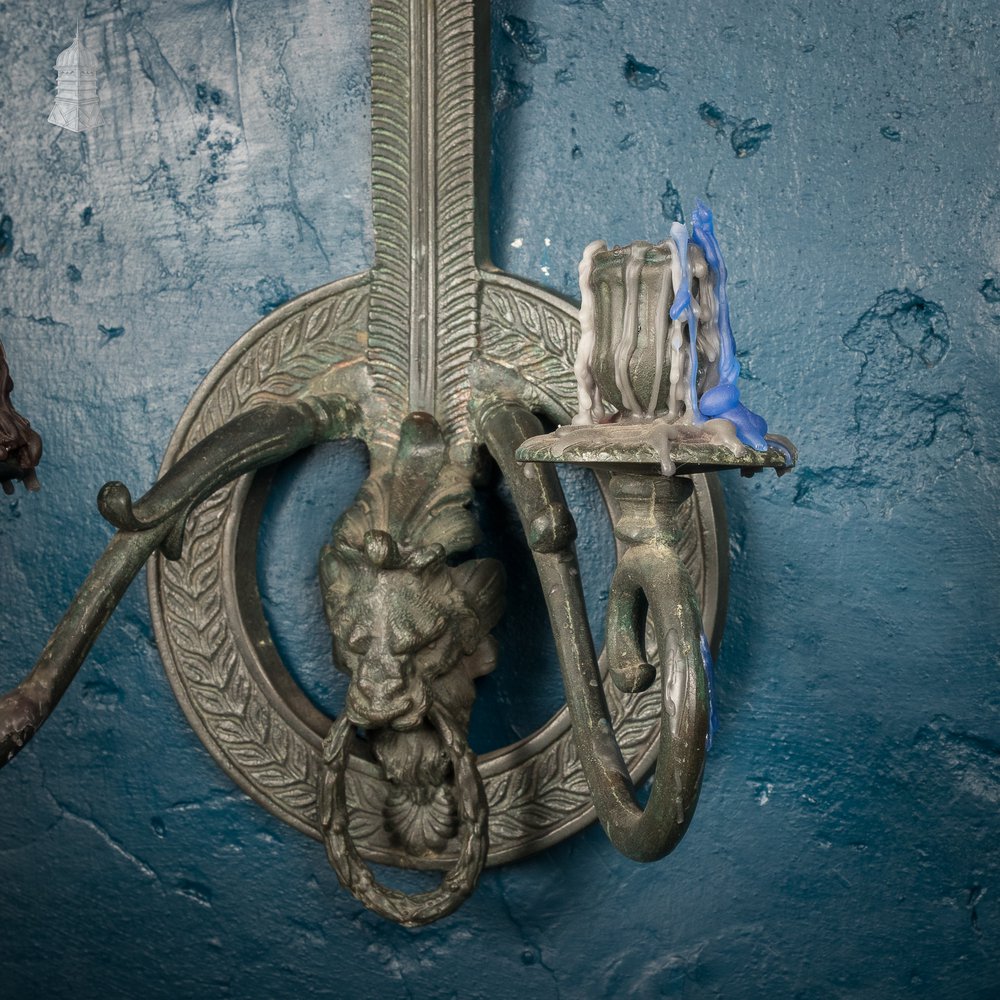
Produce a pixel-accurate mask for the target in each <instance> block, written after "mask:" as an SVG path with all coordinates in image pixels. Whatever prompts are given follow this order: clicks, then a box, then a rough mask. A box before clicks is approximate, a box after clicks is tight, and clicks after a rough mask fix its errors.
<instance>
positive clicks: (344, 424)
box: [0, 397, 359, 767]
mask: <svg viewBox="0 0 1000 1000" xmlns="http://www.w3.org/2000/svg"><path fill="white" fill-rule="evenodd" d="M358 420H359V415H358V411H357V409H356V408H355V407H354V405H353V404H352V403H348V402H347V401H345V400H343V399H341V398H340V397H331V398H330V399H327V400H323V401H318V400H312V401H309V402H306V401H295V402H291V403H277V402H274V403H264V404H262V405H260V406H257V407H254V408H253V409H251V410H249V411H247V412H246V413H243V414H241V415H240V416H237V417H235V418H234V419H232V420H231V421H229V423H227V424H225V425H223V426H222V427H220V428H219V429H218V430H217V431H215V432H213V433H212V434H210V435H209V436H208V437H206V438H205V439H204V440H203V441H200V442H199V443H198V444H196V445H195V446H194V447H193V448H192V449H191V450H190V451H189V452H188V453H187V454H186V455H184V457H183V458H182V459H181V460H180V461H179V462H178V463H177V464H176V465H175V466H173V468H171V469H170V470H169V471H168V472H167V473H166V474H165V475H164V476H163V478H162V479H160V480H159V481H157V483H156V484H155V485H154V486H153V487H152V488H151V489H150V490H149V492H148V493H146V495H145V496H143V497H142V498H141V499H140V500H138V501H137V502H135V503H133V501H132V497H131V496H130V495H129V491H128V489H126V487H125V486H124V485H123V484H122V483H118V482H112V483H106V484H105V485H104V486H103V487H102V489H101V492H100V494H99V495H98V499H97V505H98V508H99V509H100V511H101V513H102V514H103V515H104V517H105V518H106V519H107V520H108V521H110V522H111V523H112V524H113V525H114V526H115V527H116V528H118V532H117V533H116V534H115V535H114V537H113V538H112V539H111V541H110V542H109V543H108V546H107V548H106V549H105V550H104V552H103V553H102V555H101V557H100V558H99V559H98V560H97V562H95V563H94V566H93V568H92V569H91V571H90V573H89V574H88V575H87V578H86V580H84V582H83V584H82V585H81V586H80V589H79V590H78V591H77V593H76V596H75V597H74V599H73V602H72V604H70V606H69V608H68V610H67V611H66V614H65V615H64V616H63V618H62V620H61V621H60V622H59V624H58V625H57V626H56V628H55V631H53V633H52V635H51V637H50V638H49V641H48V642H47V643H46V645H45V649H44V650H42V654H41V656H40V657H39V658H38V662H37V663H36V664H35V666H34V667H33V668H32V670H31V672H30V673H29V674H28V676H27V677H25V679H24V680H23V681H21V683H20V684H18V685H17V686H16V687H15V688H13V689H12V690H11V691H8V692H7V693H6V694H4V695H0V767H2V766H3V765H4V764H6V763H7V762H8V761H10V760H11V759H12V758H13V757H14V756H15V755H16V754H17V753H18V751H19V750H20V749H21V748H22V747H23V746H24V745H25V743H27V742H28V740H30V739H31V737H32V736H34V734H35V733H36V732H37V731H38V729H39V728H40V727H41V725H42V724H43V723H44V722H45V720H46V719H47V718H48V717H49V715H50V714H51V712H52V710H53V709H54V708H55V707H56V705H57V704H58V703H59V699H60V698H62V696H63V694H64V693H65V692H66V689H67V688H68V687H69V685H70V683H71V682H72V680H73V678H74V677H75V676H76V672H77V670H79V668H80V665H81V664H82V663H83V661H84V660H85V659H86V657H87V654H88V653H89V652H90V649H91V647H92V646H93V645H94V642H95V641H96V640H97V637H98V636H99V635H100V633H101V630H102V629H103V628H104V626H105V625H106V624H107V622H108V619H109V618H110V617H111V614H112V613H113V612H114V610H115V608H117V607H118V604H119V602H120V601H121V599H122V598H123V597H124V596H125V591H126V590H128V587H129V584H131V582H132V580H133V579H134V578H135V575H136V573H138V572H139V570H140V569H142V567H143V565H144V564H145V562H146V560H147V559H149V557H150V556H151V555H153V553H154V552H156V550H157V549H160V550H161V551H162V552H163V553H164V555H165V556H167V558H168V559H177V558H179V557H180V554H181V546H182V543H183V540H184V527H185V525H186V523H187V519H188V516H189V515H190V513H191V511H192V510H193V509H194V508H195V507H197V506H198V504H200V503H202V501H204V500H206V499H207V498H208V497H210V496H211V495H212V494H213V493H214V492H215V491H216V490H218V489H220V488H221V487H222V486H224V485H225V484H226V483H228V482H230V481H231V480H233V479H236V478H237V477H238V476H241V475H243V474H244V473H247V472H252V471H253V470H255V469H258V468H260V467H261V466H264V465H268V464H270V463H272V462H276V461H279V460H280V459H282V458H286V457H288V456H289V455H293V454H294V453H295V452H297V451H301V450H302V449H303V448H305V447H307V446H309V445H311V444H315V443H317V442H318V441H322V440H326V439H329V438H334V437H346V436H349V435H351V434H352V433H354V431H355V428H356V425H357V423H358Z"/></svg>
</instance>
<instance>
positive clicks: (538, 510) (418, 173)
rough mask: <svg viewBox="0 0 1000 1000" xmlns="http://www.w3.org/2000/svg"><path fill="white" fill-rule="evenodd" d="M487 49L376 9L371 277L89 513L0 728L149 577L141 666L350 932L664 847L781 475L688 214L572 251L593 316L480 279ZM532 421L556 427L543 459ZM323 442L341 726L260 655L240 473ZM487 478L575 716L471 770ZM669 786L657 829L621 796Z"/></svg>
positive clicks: (275, 325) (432, 914) (269, 327)
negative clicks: (581, 853)
mask: <svg viewBox="0 0 1000 1000" xmlns="http://www.w3.org/2000/svg"><path fill="white" fill-rule="evenodd" d="M488 28H489V6H488V3H486V2H478V0H455V2H449V3H447V4H445V3H436V2H434V0H373V3H372V182H373V194H374V221H375V232H376V254H375V264H374V266H373V267H372V268H371V270H369V271H366V272H364V273H362V274H358V275H355V276H354V277H350V278H345V279H342V280H339V281H335V282H333V283H331V284H328V285H325V286H323V287H321V288H317V289H315V290H314V291H312V292H309V293H307V294H305V295H303V296H301V297H299V298H298V299H296V300H294V301H292V302H290V303H288V304H287V305H284V306H282V307H281V308H280V309H278V310H277V311H276V312H274V313H273V314H271V315H270V316H268V317H267V318H265V319H264V320H263V321H261V322H260V323H258V324H257V325H256V326H255V327H253V329H251V330H250V331H249V332H248V333H247V334H246V335H245V336H244V337H243V338H242V339H240V340H239V341H238V342H237V343H236V344H235V345H234V346H233V347H232V348H231V349H230V350H229V351H228V352H227V354H226V355H225V356H224V357H223V358H222V359H221V360H220V361H219V362H218V364H217V365H216V367H215V368H214V369H213V370H212V372H211V373H210V374H209V375H208V377H207V378H206V380H205V381H204V383H203V384H202V385H201V387H200V388H199V389H198V391H197V392H196V393H195V395H194V397H193V398H192V400H191V401H190V403H189V405H188V407H187V409H186V411H185V413H184V415H183V417H182V418H181V421H180V423H179V426H178V427H177V430H176V432H175V434H174V437H173V440H172V442H171V444H170V446H169V449H168V452H167V455H166V458H165V460H164V464H163V470H162V474H161V477H160V479H159V480H158V481H157V483H156V484H155V485H154V486H153V488H152V489H151V490H150V491H149V492H148V493H147V494H146V495H145V496H143V497H142V498H141V499H139V500H133V499H132V497H131V495H130V494H129V491H128V490H127V489H126V488H125V486H124V485H122V484H121V483H108V484H107V485H106V486H105V487H104V488H103V489H102V490H101V493H100V496H99V498H98V506H99V509H100V511H101V513H102V514H103V515H104V517H105V518H107V519H108V520H109V521H110V522H111V523H112V524H113V525H114V526H115V527H116V528H117V529H118V532H117V534H116V535H115V536H114V538H113V539H112V540H111V542H110V544H109V545H108V548H107V550H106V551H105V553H104V554H103V555H102V556H101V558H100V559H99V560H98V562H97V563H96V564H95V565H94V567H93V569H92V571H91V573H90V575H89V576H88V577H87V580H86V581H85V582H84V584H83V586H82V587H81V589H80V592H79V593H78V595H77V597H76V599H75V600H74V602H73V603H72V605H71V606H70V608H69V610H68V612H67V613H66V616H65V617H64V618H63V620H62V622H60V624H59V625H58V627H57V628H56V630H55V632H54V633H53V635H52V637H51V639H50V641H49V643H48V645H47V646H46V648H45V650H44V652H43V653H42V655H41V658H40V659H39V661H38V663H37V665H36V666H35V668H34V670H33V671H32V672H31V674H30V675H29V676H28V678H27V679H25V681H24V682H22V683H21V684H20V685H19V686H18V687H17V688H15V689H14V690H13V691H11V692H10V693H8V694H7V695H6V696H5V697H4V698H3V699H0V763H5V762H7V761H9V760H10V759H11V758H12V757H13V756H14V755H15V754H16V753H17V751H18V750H19V749H20V748H21V747H22V746H23V745H24V743H25V742H26V741H27V740H28V739H30V738H31V736H32V735H33V734H34V733H35V731H36V730H37V729H38V728H39V726H41V724H42V723H43V722H44V720H45V718H46V717H47V716H48V714H49V713H50V712H51V710H52V709H53V707H54V706H55V704H56V703H57V702H58V700H59V697H60V696H61V695H62V693H63V692H64V691H65V690H66V687H67V686H68V684H69V683H70V682H71V680H72V679H73V676H74V674H75V673H76V670H77V669H78V667H79V666H80V664H81V662H82V661H83V659H84V658H85V656H86V655H87V652H88V651H89V649H90V647H91V645H92V643H93V641H94V639H95V638H96V636H97V634H98V632H99V631H100V629H101V628H102V627H103V626H104V624H105V623H106V622H107V620H108V618H109V616H110V615H111V613H112V611H113V610H114V608H115V606H116V605H117V603H118V601H119V600H120V598H121V596H122V595H123V593H124V591H125V589H126V588H127V587H128V585H129V583H130V582H131V580H132V579H133V578H134V576H135V575H136V573H137V572H138V571H139V569H140V568H141V567H142V566H143V565H144V564H145V563H146V561H147V560H150V567H149V596H150V603H151V608H152V615H153V622H154V627H155V631H156V636H157V641H158V643H159V646H160V650H161V653H162V656H163V660H164V663H165V666H166V670H167V673H168V676H169V678H170V681H171V683H172V685H173V688H174V691H175V693H176V695H177V698H178V700H179V701H180V704H181V706H182V708H183V710H184V712H185V713H186V715H187V717H188V719H189V721H190V723H191V725H192V727H193V728H194V729H195V731H196V732H197V733H198V735H199V737H200V738H201V739H202V741H203V742H204V744H205V746H206V747H207V748H208V750H209V752H210V753H211V754H212V755H213V756H214V757H215V759H216V760H217V761H218V763H219V764H220V765H221V766H222V768H223V769H224V770H225V771H226V772H227V773H228V774H229V775H230V776H231V777H232V778H233V780H234V781H235V782H236V783H237V784H238V785H239V786H240V787H241V788H243V789H244V790H245V791H246V792H247V793H248V794H249V795H251V796H252V797H253V798H254V799H255V800H256V801H258V802H259V803H260V804H262V805H263V806H264V807H265V808H267V809H268V810H270V811H271V812H272V813H274V814H275V815H276V816H278V817H279V818H281V819H282V820H284V821H286V822H287V823H289V824H290V825H292V826H293V827H295V828H296V829H298V830H300V831H302V832H304V833H306V834H308V835H310V836H313V837H316V838H317V839H321V840H322V841H323V842H324V844H325V846H326V850H327V854H328V856H329V860H330V863H331V865H332V866H333V868H334V870H335V871H336V873H337V876H338V878H339V879H340V881H341V883H342V884H343V885H344V886H345V887H346V888H347V889H348V890H349V891H350V892H351V893H353V894H354V896H355V897H356V898H358V899H359V900H360V901H361V902H362V903H364V905H365V906H367V907H369V908H370V909H372V910H374V911H375V912H377V913H379V914H381V915H382V916H384V917H387V918H389V919H392V920H396V921H398V922H399V923H402V924H404V925H407V926H416V925H420V924H425V923H428V922H430V921H432V920H436V919H438V918H440V917H442V916H444V915H446V914H448V913H450V912H452V911H453V910H454V909H455V908H456V907H457V906H458V905H459V904H460V903H461V902H462V901H463V900H464V899H465V898H466V897H467V896H468V895H469V893H470V892H471V891H472V889H473V888H474V887H475V885H476V882H477V879H478V877H479V874H480V872H481V871H482V869H483V867H484V866H485V865H496V864H502V863H504V862H506V861H510V860H514V859H516V858H518V857H522V856H524V855H526V854H529V853H531V852H533V851H536V850H539V849H541V848H543V847H545V846H547V845H549V844H552V843H555V842H557V841H558V840H561V839H562V838H564V837H566V836H568V835H569V834H571V833H573V832H574V831H576V830H578V829H580V828H581V827H583V826H584V825H586V824H587V823H589V822H591V821H592V819H593V818H594V816H595V815H596V817H597V818H598V819H599V820H600V821H601V823H602V825H603V827H604V829H605V830H606V831H607V833H608V836H609V837H610V838H611V840H612V841H613V842H614V844H615V845H616V846H617V847H618V848H619V850H621V851H623V852H624V853H625V854H627V855H628V856H629V857H632V858H635V859H637V860H641V861H650V860H654V859H656V858H659V857H662V856H663V855H664V854H666V853H667V852H669V851H670V850H671V849H672V848H673V847H674V846H675V845H676V844H677V842H678V841H679V840H680V838H681V836H682V835H683V833H684V831H685V830H686V828H687V825H688V824H689V822H690V820H691V816H692V814H693V811H694V808H695V804H696V802H697V798H698V792H699V789H700V785H701V776H702V768H703V764H704V759H705V751H706V746H707V743H708V741H709V738H710V714H711V707H710V702H711V699H710V690H709V689H710V684H711V652H710V647H711V646H713V645H714V646H716V647H717V645H718V642H719V640H720V638H721V631H722V624H723V618H724V613H725V580H726V541H725V517H724V512H723V506H722V500H721V494H720V491H719V489H718V486H717V484H716V483H715V480H714V476H713V475H712V473H714V472H716V471H718V470H720V469H726V468H740V469H741V470H742V471H743V472H744V473H747V474H749V473H752V472H755V471H757V470H759V469H760V468H763V467H771V468H775V469H777V470H779V471H783V470H786V469H787V468H789V467H790V466H791V465H792V464H793V463H794V450H793V449H792V447H791V445H790V444H789V443H788V442H786V441H785V440H784V439H781V438H778V437H775V436H771V435H766V427H765V426H764V425H763V421H761V420H760V418H759V417H756V416H755V415H754V414H752V413H750V411H748V410H746V408H745V407H744V406H743V405H742V403H741V402H740V400H739V392H738V389H737V388H736V381H735V379H736V375H737V374H738V371H739V366H738V364H736V362H735V357H734V355H733V350H732V338H731V334H730V332H729V328H728V306H727V304H726V301H725V269H724V264H723V263H722V260H721V255H720V254H718V245H717V243H715V242H714V233H713V232H712V225H711V218H710V216H709V215H708V214H707V213H706V212H705V211H702V210H699V211H700V212H701V215H700V216H698V217H696V219H695V228H694V235H693V244H692V245H691V246H690V247H689V246H688V233H687V229H686V228H685V227H683V226H681V227H679V228H675V231H674V232H672V234H671V238H670V240H667V241H665V242H664V243H661V244H657V245H652V244H646V243H637V244H633V245H632V246H630V247H626V248H614V249H613V250H608V249H607V248H605V247H603V245H596V244H595V245H592V246H591V247H589V248H588V249H587V252H586V253H585V255H584V262H583V264H582V265H581V288H582V291H583V298H584V302H583V310H582V314H581V312H580V310H579V309H578V308H577V307H576V306H575V305H574V304H572V303H570V302H568V301H566V300H564V299H563V298H561V297H559V296H557V295H554V294H552V293H551V292H548V291H545V290H543V289H540V288H537V287H534V286H532V285H530V284H529V283H527V282H525V281H522V280H521V279H519V278H516V277H514V276H512V275H508V274H504V273H502V272H500V271H498V270H497V269H495V268H494V267H493V266H492V265H491V264H490V263H489V260H488V245H487V244H488V227H487V203H486V196H485V192H486V185H485V184H484V183H483V180H484V178H485V176H486V171H485V167H486V163H487V155H488V149H489V143H488V132H489V128H488V125H489V80H488V57H489V47H488ZM581 315H582V323H583V333H582V336H581V325H580V324H581ZM574 414H576V417H575V418H574ZM540 418H541V419H544V420H547V421H549V422H550V423H551V424H553V425H568V426H563V427H560V429H559V430H557V431H555V432H554V433H551V434H543V433H542V431H543V426H542V423H541V419H540ZM571 421H572V422H571ZM765 435H766V436H765ZM338 438H356V439H360V440H361V441H363V442H364V443H365V444H366V445H367V447H368V451H369V455H370V474H369V476H368V479H367V480H366V482H365V483H364V485H363V486H362V488H361V491H360V493H359V495H358V497H357V499H356V501H355V503H354V504H353V506H351V507H350V508H349V509H348V510H347V511H346V512H345V513H344V514H343V515H342V516H341V517H340V519H339V520H338V521H337V523H336V524H335V525H334V527H333V532H332V536H331V539H330V542H329V543H328V544H327V545H326V546H325V547H324V548H323V550H322V552H321V554H320V563H319V574H320V581H321V585H322V591H323V595H324V602H325V607H326V612H327V617H328V620H329V624H330V629H331V632H332V635H333V649H334V660H335V663H336V665H337V667H338V668H339V669H341V670H343V671H345V672H346V673H348V674H349V675H350V686H349V689H348V694H347V698H346V704H345V707H344V710H343V712H342V713H341V714H340V715H339V716H338V717H337V718H336V719H335V720H331V719H329V718H328V717H327V716H326V715H325V714H324V713H323V712H321V711H320V710H319V709H318V708H317V707H316V706H315V705H314V704H313V703H312V702H311V701H310V700H309V699H308V698H307V697H306V695H305V694H304V693H303V692H302V690H301V689H300V688H299V687H298V686H297V685H296V683H295V682H294V681H293V680H292V678H291V676H290V674H289V672H288V670H287V669H286V667H285V665H284V664H283V663H282V662H281V659H280V657H279V655H278V653H277V651H276V649H275V646H274V643H273V642H272V640H271V637H270V634H269V631H268V627H267V624H266V621H265V618H264V614H263V611H262V608H261V602H260V595H259V593H258V589H257V581H256V575H255V552H256V543H257V532H258V527H259V523H260V518H261V515H262V511H263V506H264V501H265V498H266V494H267V486H268V479H267V475H266V474H265V473H260V474H258V470H263V469H265V467H267V466H269V465H271V464H273V463H276V462H278V461H280V460H282V459H284V458H286V457H288V456H290V455H293V454H295V453H296V452H298V451H300V450H301V449H304V448H308V447H310V446H311V445H314V444H317V443H319V442H322V441H328V440H333V439H338ZM491 462H492V463H495V465H496V466H498V467H499V470H500V472H501V474H502V475H503V476H504V478H505V479H506V481H507V483H508V485H509V487H510V490H511V493H512V495H513V498H514V501H515V504H516V506H517V510H518V513H519V516H520V518H521V521H522V524H523V527H524V532H525V535H526V538H527V540H528V544H529V547H530V549H531V552H532V554H533V556H534V560H535V563H536V566H537V569H538V574H539V577H540V580H541V583H542V587H543V591H544V593H545V596H546V602H547V605H548V613H549V617H550V620H551V623H552V629H553V633H554V636H555V639H556V644H557V649H558V653H559V660H560V664H561V668H562V673H563V680H564V685H565V690H566V707H565V708H563V709H562V710H561V711H560V712H559V713H557V715H556V716H554V717H553V718H552V719H551V720H550V721H549V722H548V723H546V725H545V726H543V727H542V728H541V729H539V730H538V731H537V732H536V733H534V734H533V735H532V736H530V737H529V738H528V739H526V740H523V741H521V742H520V743H518V744H515V745H513V746H510V747H506V748H504V749H502V750H498V751H495V752H492V753H490V754H486V755H484V756H483V757H481V758H479V759H477V758H476V756H475V755H474V754H473V752H472V751H471V749H470V748H469V744H468V739H467V729H468V722H469V716H470V712H471V709H472V704H473V699H474V696H475V679H476V678H477V677H481V676H483V675H484V674H486V673H488V672H489V671H490V670H492V669H493V667H494V664H495V661H496V648H495V641H494V640H493V639H492V638H491V636H490V634H489V633H490V631H491V629H492V628H493V627H494V626H495V624H496V623H497V621H498V620H499V618H500V616H501V615H502V614H503V604H504V588H505V578H504V570H503V567H502V565H501V564H500V563H499V562H498V561H496V560H492V559H472V560H466V561H461V558H460V557H461V555H462V554H463V553H465V552H467V551H468V550H469V549H470V548H471V546H472V545H473V544H474V543H475V542H476V540H477V538H478V534H479V528H478V526H477V524H476V522H475V519H474V518H473V516H472V514H471V512H470V510H469V503H470V501H471V499H472V496H473V491H474V489H475V488H476V486H477V484H479V483H480V482H481V481H482V476H481V473H482V470H483V468H484V466H485V465H488V464H489V463H491ZM557 462H571V463H577V464H580V465H583V466H586V467H588V468H590V469H592V470H594V473H595V475H596V476H597V478H598V481H599V483H600V484H601V486H602V489H603V490H604V494H605V499H606V503H607V507H608V512H609V515H610V517H611V520H612V523H613V525H614V529H615V533H616V536H617V538H618V541H619V561H618V566H617V569H616V571H615V574H614V578H613V580H612V583H611V591H610V597H609V608H608V627H607V635H608V640H607V648H606V656H603V657H598V654H597V652H596V650H595V648H594V643H593V639H592V636H591V631H590V627H589V624H588V620H587V615H586V611H585V607H584V602H583V593H582V588H581V583H580V573H579V567H578V564H577V560H576V555H575V551H574V538H575V534H576V528H575V525H574V521H573V517H572V514H571V513H570V510H569V507H568V506H567V504H566V501H565V498H564V496H563V493H562V489H561V486H560V483H559V479H558V477H557V476H556V474H555V466H554V464H553V463H557ZM605 675H607V676H608V677H610V683H607V682H606V679H605ZM359 729H361V730H364V733H365V739H364V740H361V739H359V737H358V730H359ZM654 760H655V762H656V776H655V780H654V783H653V787H652V792H651V794H650V797H649V801H648V804H647V806H646V808H645V809H644V810H643V809H641V808H640V806H639V805H638V804H637V803H636V799H635V783H636V782H637V781H639V780H640V779H641V778H642V777H644V775H645V774H646V773H647V772H648V770H649V768H650V767H651V765H652V764H653V762H654ZM373 861H374V862H381V863H386V864H392V865H398V866H401V867H407V868H421V869H431V870H434V869H437V870H441V871H443V872H444V874H443V876H442V879H441V882H440V885H439V886H438V887H437V888H435V889H433V890H431V891H429V892H425V893H421V894H416V895H408V894H405V893H403V892H400V891H397V890H395V889H392V888H388V887H386V886H384V885H382V884H380V883H379V882H377V881H376V879H375V877H374V875H373V874H372V872H371V870H370V868H369V867H368V865H369V862H373Z"/></svg>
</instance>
